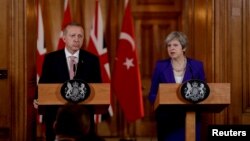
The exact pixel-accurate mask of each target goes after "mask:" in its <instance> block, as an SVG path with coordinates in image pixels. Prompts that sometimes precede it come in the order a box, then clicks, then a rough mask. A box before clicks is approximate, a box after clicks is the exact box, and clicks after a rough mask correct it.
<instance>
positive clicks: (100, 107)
mask: <svg viewBox="0 0 250 141" xmlns="http://www.w3.org/2000/svg"><path fill="white" fill-rule="evenodd" d="M62 85H63V84H38V102H39V106H49V105H58V106H59V105H64V104H66V103H67V101H66V100H65V99H64V98H63V97H62V96H61V93H60V91H61V87H62ZM89 86H90V96H89V97H88V98H87V99H86V100H85V101H82V102H80V103H79V104H83V105H91V106H93V107H94V108H95V112H96V113H104V112H105V111H107V109H108V107H109V105H110V84H109V83H89Z"/></svg>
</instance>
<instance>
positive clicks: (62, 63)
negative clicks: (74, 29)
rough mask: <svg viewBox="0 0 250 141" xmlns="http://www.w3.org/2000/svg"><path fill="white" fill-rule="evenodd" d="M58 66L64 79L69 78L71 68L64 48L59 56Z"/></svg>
mask: <svg viewBox="0 0 250 141" xmlns="http://www.w3.org/2000/svg"><path fill="white" fill-rule="evenodd" d="M57 62H58V63H57V65H56V66H57V68H58V70H59V72H58V73H60V77H61V78H63V80H64V81H66V80H69V79H70V78H69V70H68V65H67V59H66V55H65V52H64V50H62V51H61V52H60V54H59V56H58V61H57Z"/></svg>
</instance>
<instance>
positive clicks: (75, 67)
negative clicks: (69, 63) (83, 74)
mask: <svg viewBox="0 0 250 141" xmlns="http://www.w3.org/2000/svg"><path fill="white" fill-rule="evenodd" d="M73 71H74V78H75V76H76V71H77V66H76V63H74V64H73Z"/></svg>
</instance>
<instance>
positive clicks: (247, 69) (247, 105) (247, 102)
mask: <svg viewBox="0 0 250 141" xmlns="http://www.w3.org/2000/svg"><path fill="white" fill-rule="evenodd" d="M242 4H243V11H242V12H243V21H242V22H243V29H244V30H243V31H242V32H243V39H242V40H243V50H242V52H243V54H242V63H243V64H242V71H243V76H242V77H243V82H244V83H243V105H242V106H243V108H242V109H243V118H242V122H243V123H245V124H250V116H249V113H250V55H249V54H250V48H249V47H250V41H249V36H250V26H249V25H250V9H249V8H250V2H249V1H248V0H244V1H243V3H242Z"/></svg>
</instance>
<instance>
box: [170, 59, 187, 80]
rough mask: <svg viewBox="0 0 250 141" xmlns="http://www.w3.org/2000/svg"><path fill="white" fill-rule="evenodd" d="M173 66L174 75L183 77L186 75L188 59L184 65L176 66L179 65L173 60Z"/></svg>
mask: <svg viewBox="0 0 250 141" xmlns="http://www.w3.org/2000/svg"><path fill="white" fill-rule="evenodd" d="M171 64H172V66H173V71H174V74H175V75H176V76H183V75H184V72H185V70H186V64H187V59H186V57H185V58H184V61H183V63H179V64H178V65H176V64H177V63H174V62H173V60H171Z"/></svg>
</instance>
